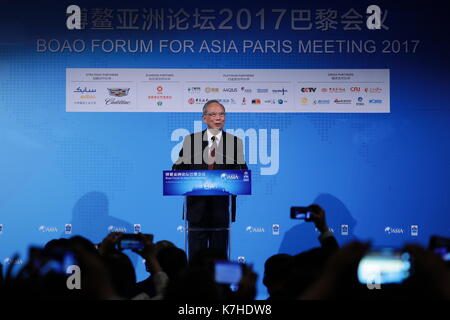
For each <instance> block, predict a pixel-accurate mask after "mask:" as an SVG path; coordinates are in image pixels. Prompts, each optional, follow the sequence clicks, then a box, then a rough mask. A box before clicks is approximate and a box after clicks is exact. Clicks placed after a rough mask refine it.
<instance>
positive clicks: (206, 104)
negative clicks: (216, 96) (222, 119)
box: [203, 100, 225, 115]
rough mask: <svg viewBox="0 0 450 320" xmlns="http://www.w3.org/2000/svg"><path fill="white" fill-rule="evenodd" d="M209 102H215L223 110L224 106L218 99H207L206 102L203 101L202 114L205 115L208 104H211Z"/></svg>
mask: <svg viewBox="0 0 450 320" xmlns="http://www.w3.org/2000/svg"><path fill="white" fill-rule="evenodd" d="M211 103H217V104H219V105H220V106H221V107H222V108H223V112H225V107H224V106H223V104H221V103H220V102H219V101H217V100H209V101H208V102H207V103H205V105H204V106H203V115H205V114H206V113H207V111H208V106H209V105H210V104H211Z"/></svg>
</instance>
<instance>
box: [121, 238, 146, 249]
mask: <svg viewBox="0 0 450 320" xmlns="http://www.w3.org/2000/svg"><path fill="white" fill-rule="evenodd" d="M119 245H120V248H121V249H136V250H140V249H143V248H144V244H143V243H142V241H141V240H136V239H122V240H120V244H119Z"/></svg>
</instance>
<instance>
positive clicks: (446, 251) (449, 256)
mask: <svg viewBox="0 0 450 320" xmlns="http://www.w3.org/2000/svg"><path fill="white" fill-rule="evenodd" d="M428 250H431V251H433V252H434V253H436V254H438V255H440V256H441V257H442V259H443V260H444V261H450V239H449V238H445V237H440V236H431V237H430V241H429V243H428Z"/></svg>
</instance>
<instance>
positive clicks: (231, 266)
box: [214, 261, 242, 284]
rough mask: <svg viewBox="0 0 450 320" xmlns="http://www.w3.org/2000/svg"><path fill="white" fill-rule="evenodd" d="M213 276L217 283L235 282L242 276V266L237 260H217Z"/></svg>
mask: <svg viewBox="0 0 450 320" xmlns="http://www.w3.org/2000/svg"><path fill="white" fill-rule="evenodd" d="M214 276H215V281H216V282H217V283H224V284H237V283H239V281H240V280H241V277H242V266H241V264H239V263H237V262H226V261H217V262H216V263H215V268H214Z"/></svg>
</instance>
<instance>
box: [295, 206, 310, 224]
mask: <svg viewBox="0 0 450 320" xmlns="http://www.w3.org/2000/svg"><path fill="white" fill-rule="evenodd" d="M291 219H296V220H305V221H307V222H309V221H312V218H311V210H310V208H309V207H291Z"/></svg>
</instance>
